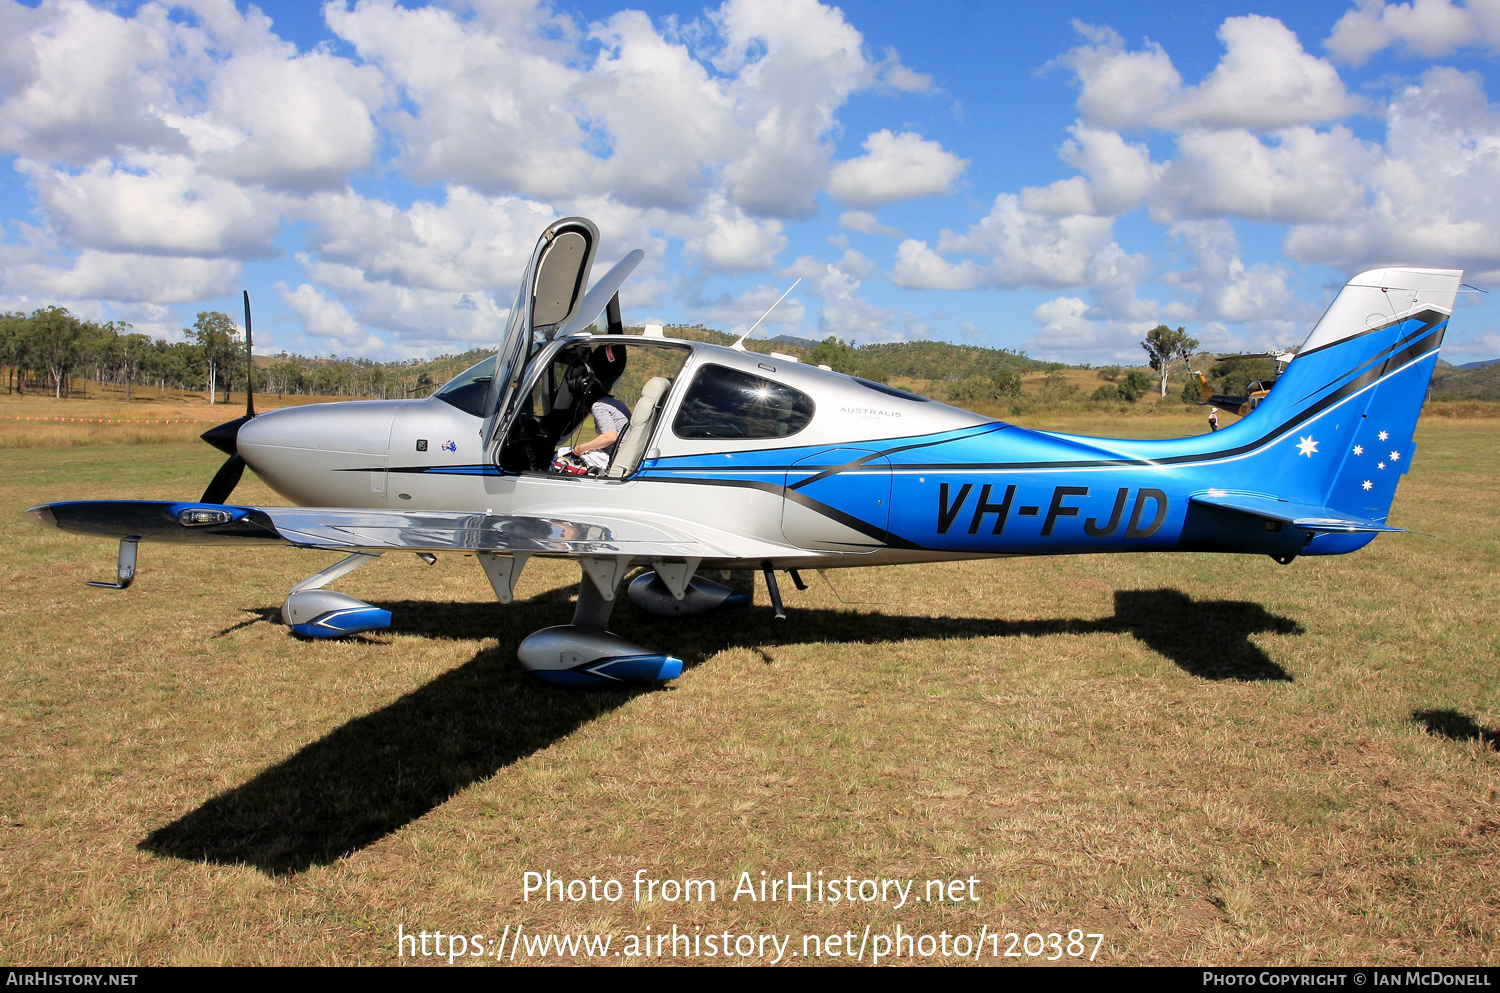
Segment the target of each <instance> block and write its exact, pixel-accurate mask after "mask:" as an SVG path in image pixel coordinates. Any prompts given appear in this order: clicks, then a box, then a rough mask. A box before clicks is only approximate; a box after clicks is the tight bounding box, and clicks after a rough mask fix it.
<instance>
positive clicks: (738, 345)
mask: <svg viewBox="0 0 1500 993" xmlns="http://www.w3.org/2000/svg"><path fill="white" fill-rule="evenodd" d="M800 282H802V277H801V276H798V277H797V280H796V282H794V283H792V285H791V286H788V287H787V288H786V292H785V293H783V294H781V296H779V297H777V298H776V302H775V303H773V304H771V306H769V307H767V308H766V312H765V313H764V314H761V315H760V320H759V321H756V322H755V323H754V324H752V325H750V331H754V330H755V329H756V328H758V327H760V322H761V321H763V320H765V319H766V318H767V317H770V316H771V311H773V310H775V309H776V308H777V307H779V306H781V301H783V300H785V299H786V298H787V297H788V296H790V295H791V292H792V291H793V290H795V289H796V288H797V283H800ZM750 331H746V332H745V333H744V334H742V335H740V336H739V338H738V339H737V340H736V341H735V343H734V344H733V345H730V346H729V347H730V348H733V349H734V350H735V351H737V352H743V351H745V339H746V338H748V337H750Z"/></svg>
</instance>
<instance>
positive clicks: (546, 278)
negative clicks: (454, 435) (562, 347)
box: [480, 217, 599, 451]
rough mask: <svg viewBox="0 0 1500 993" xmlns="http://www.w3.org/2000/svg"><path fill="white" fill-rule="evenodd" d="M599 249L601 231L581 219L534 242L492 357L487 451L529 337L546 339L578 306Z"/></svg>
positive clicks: (483, 432) (483, 433)
mask: <svg viewBox="0 0 1500 993" xmlns="http://www.w3.org/2000/svg"><path fill="white" fill-rule="evenodd" d="M598 247H599V229H598V228H597V227H595V226H594V222H593V221H590V220H588V219H587V218H584V217H564V218H563V219H562V220H560V221H554V222H553V223H551V224H549V225H547V229H546V230H545V231H543V232H542V236H541V238H539V239H537V243H536V250H535V251H533V252H532V253H531V261H530V262H529V263H527V266H526V272H525V274H524V275H523V276H522V277H521V285H520V288H519V289H517V291H516V299H515V303H513V304H512V305H511V308H510V319H509V321H507V323H506V327H505V336H504V338H503V339H501V342H500V350H499V351H498V352H496V353H495V378H494V379H492V380H491V381H490V389H489V393H488V395H487V396H486V397H485V406H484V410H485V412H486V414H485V419H484V426H483V427H482V428H481V429H480V437H481V438H482V439H483V441H484V447H485V450H486V451H488V450H489V448H490V446H491V445H492V444H493V442H494V438H495V432H496V428H497V427H498V425H499V424H500V423H501V421H502V420H503V419H504V418H503V415H504V412H505V411H506V410H507V409H508V408H509V407H510V405H511V404H512V403H514V401H515V396H516V386H517V383H518V382H519V380H520V378H521V371H522V369H523V368H524V367H525V364H526V360H527V359H528V358H529V357H530V354H531V344H532V340H533V338H534V337H535V335H536V334H538V333H540V335H541V336H542V337H543V338H544V339H545V338H550V337H552V336H553V335H554V334H556V333H557V331H558V329H559V328H561V327H563V326H564V325H566V324H567V323H568V322H569V321H570V320H571V319H572V318H573V317H574V316H575V315H576V314H577V312H578V310H579V308H580V307H581V306H582V304H583V298H584V288H585V287H586V286H587V285H588V277H589V270H590V269H591V268H592V267H593V264H594V253H595V252H596V251H597V249H598Z"/></svg>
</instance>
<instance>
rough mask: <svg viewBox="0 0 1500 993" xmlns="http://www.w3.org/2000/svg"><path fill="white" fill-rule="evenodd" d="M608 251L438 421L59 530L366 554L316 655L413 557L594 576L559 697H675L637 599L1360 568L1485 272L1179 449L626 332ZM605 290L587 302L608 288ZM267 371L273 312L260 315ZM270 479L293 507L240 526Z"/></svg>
mask: <svg viewBox="0 0 1500 993" xmlns="http://www.w3.org/2000/svg"><path fill="white" fill-rule="evenodd" d="M598 244H599V231H598V228H597V227H595V225H594V224H593V223H592V222H590V221H589V220H587V219H584V218H578V217H569V218H563V219H561V220H558V221H555V222H553V223H551V224H549V225H548V226H547V228H546V229H545V230H544V231H543V232H542V235H541V237H540V239H539V240H538V242H537V244H536V247H535V250H534V251H533V252H532V254H531V256H530V261H529V263H528V265H527V267H526V270H525V274H524V276H523V278H522V280H521V283H520V286H519V288H518V290H517V293H516V297H515V302H514V304H513V305H512V306H511V308H510V312H509V317H508V319H507V321H508V323H507V325H506V327H505V330H504V333H503V336H502V337H501V339H500V345H499V348H498V349H497V350H496V352H495V353H494V354H493V355H492V356H490V357H489V358H486V359H485V360H484V361H482V362H480V363H478V364H477V365H475V366H474V367H472V368H470V369H468V370H465V371H464V372H462V373H460V374H459V375H457V376H455V377H454V378H453V379H452V380H451V381H450V382H448V383H446V384H445V385H443V386H442V387H440V388H439V389H438V390H436V391H435V392H434V393H433V394H432V395H431V396H429V397H427V398H426V399H422V400H365V401H354V402H346V403H328V404H314V405H308V406H302V407H290V408H284V409H280V410H273V411H269V412H266V413H262V414H259V415H256V414H255V411H254V408H253V396H252V397H250V398H249V399H248V400H247V406H246V414H245V416H244V417H241V418H238V419H236V420H234V421H230V422H228V423H226V424H223V425H219V426H218V427H215V428H212V429H210V430H209V431H207V432H205V434H204V436H203V437H204V438H205V440H207V441H209V442H210V443H211V444H214V445H216V446H218V447H219V448H221V449H222V450H224V451H225V452H226V453H227V454H228V455H229V459H228V460H227V461H226V462H225V464H224V466H223V468H221V469H220V470H219V473H218V474H217V475H216V476H215V477H214V480H213V481H212V482H211V483H210V484H209V487H208V489H207V491H206V492H205V493H204V494H203V496H202V497H201V498H200V499H199V500H196V501H181V502H168V501H132V500H102V501H100V500H88V501H66V502H58V503H49V504H44V505H41V506H37V507H32V508H30V509H28V510H27V511H25V516H26V517H27V518H28V519H30V520H32V521H33V522H35V523H38V524H42V525H46V526H50V527H55V528H59V529H61V530H64V531H69V532H73V533H76V534H83V535H95V536H102V537H110V538H114V539H117V540H118V541H119V543H120V544H119V554H118V559H117V570H116V575H117V582H115V583H100V584H96V585H104V586H110V587H113V588H117V589H124V588H125V587H128V586H129V585H130V584H131V581H132V579H133V577H134V573H135V563H136V548H137V545H138V543H140V542H143V541H169V542H187V543H195V544H203V545H225V546H231V545H233V546H291V547H295V548H306V549H316V550H320V551H337V552H341V553H343V554H344V556H345V557H344V558H342V559H341V560H340V561H338V562H336V563H335V564H333V565H331V566H329V567H328V568H326V569H323V570H322V571H320V572H318V573H316V574H315V575H313V576H310V577H309V578H307V579H305V580H303V581H302V582H300V583H298V584H297V585H296V586H294V587H293V588H292V590H291V592H290V594H289V595H288V597H287V599H286V602H285V603H284V604H283V607H282V616H283V619H284V620H285V621H286V622H287V624H288V625H289V626H290V628H291V630H292V631H293V632H295V633H297V634H300V635H303V636H307V637H322V636H342V635H348V634H353V633H358V632H361V631H370V630H378V629H379V628H382V627H385V626H387V625H388V624H389V623H390V614H389V613H388V612H387V611H385V610H382V609H380V608H378V607H375V606H373V605H371V604H368V603H364V602H363V601H360V600H357V599H355V598H353V597H350V596H347V595H345V594H341V593H337V592H334V591H331V590H328V589H325V588H324V587H326V586H327V585H328V584H329V583H331V582H333V581H334V580H336V579H338V578H339V577H340V576H343V575H345V574H347V573H348V572H349V571H350V570H352V569H355V568H358V567H360V566H362V565H366V564H368V563H370V562H372V561H374V560H375V559H376V558H378V557H379V556H381V555H383V554H385V553H387V552H396V551H404V552H414V553H416V554H418V555H421V556H423V557H424V558H426V559H428V561H431V560H432V559H431V557H432V556H435V555H438V554H444V553H453V552H462V553H466V554H472V555H476V556H477V557H478V559H479V561H480V563H481V565H482V566H483V569H484V572H485V574H486V575H487V577H488V578H489V581H490V583H491V585H492V586H493V588H494V591H495V595H496V597H497V598H498V599H499V600H500V602H501V603H510V602H511V600H512V598H513V596H514V591H515V586H516V580H517V578H518V577H519V576H520V575H521V573H522V571H523V570H524V568H525V566H526V563H527V562H528V561H529V560H530V559H531V558H532V557H534V556H543V557H561V558H568V559H572V560H574V561H576V562H577V563H578V565H579V568H580V573H581V577H580V583H579V591H578V598H577V603H576V608H575V611H574V615H573V618H572V621H571V623H569V624H564V625H558V626H554V627H549V628H544V629H542V630H540V631H536V632H533V633H532V634H530V635H528V636H527V637H526V638H525V639H524V640H522V642H521V643H520V645H519V647H518V650H517V655H518V657H519V659H520V662H521V664H522V665H523V666H524V667H525V668H526V669H528V670H530V671H531V672H532V673H534V674H535V675H536V676H538V677H540V678H541V679H544V680H548V681H551V682H554V683H558V684H564V685H572V686H583V687H610V686H620V685H622V684H628V683H659V682H661V681H664V680H669V679H673V678H676V677H677V676H679V675H680V674H681V672H682V662H681V660H680V659H677V658H676V657H674V656H672V655H669V654H665V653H663V652H661V651H656V650H652V649H648V648H645V647H642V646H639V645H636V644H634V643H632V642H630V641H628V640H626V639H624V638H622V637H619V636H618V635H615V634H613V633H611V632H610V631H609V630H608V625H609V619H610V616H611V612H612V610H613V608H614V606H615V604H616V603H617V602H618V601H619V593H620V586H621V583H622V582H623V581H624V580H625V579H626V578H627V576H628V575H629V574H630V573H631V572H632V570H634V569H636V568H638V567H639V568H641V569H642V571H641V572H640V573H639V575H637V576H636V578H634V579H633V580H632V581H631V582H630V583H629V584H628V591H627V595H628V596H629V598H630V599H631V601H632V603H634V604H635V605H636V606H637V607H638V608H639V609H641V610H644V611H647V612H649V613H652V614H658V615H662V616H667V617H691V616H695V615H701V614H704V613H707V612H709V611H712V610H716V609H722V608H725V607H727V606H732V605H734V603H736V602H738V601H743V600H744V599H745V597H744V596H743V594H741V595H739V596H736V595H735V594H734V592H733V591H732V590H730V589H729V588H728V587H727V586H724V585H721V584H719V583H716V582H714V581H712V580H710V579H709V578H708V577H707V576H706V575H704V573H706V572H708V571H710V570H751V571H752V572H753V571H756V570H758V571H760V572H761V574H762V575H763V577H764V579H765V583H766V587H767V591H768V594H769V596H770V600H771V603H772V605H773V607H774V609H775V613H776V616H778V617H784V616H785V611H784V607H783V604H782V600H781V595H780V590H779V585H778V580H777V573H778V572H785V573H789V574H790V576H791V578H792V579H793V580H794V581H795V582H796V583H797V584H798V586H799V587H801V586H802V582H801V576H800V572H801V571H802V570H808V569H839V568H855V567H862V566H888V565H899V564H905V563H918V562H937V561H944V560H959V559H972V558H984V557H995V556H1022V555H1061V554H1086V553H1098V552H1211V553H1234V554H1255V555H1269V556H1270V557H1271V558H1273V559H1274V560H1275V561H1277V562H1279V563H1282V564H1287V563H1290V562H1292V561H1293V560H1294V559H1297V558H1299V557H1301V556H1310V555H1341V554H1345V553H1349V552H1353V551H1355V550H1356V549H1359V548H1362V547H1363V546H1365V545H1367V544H1369V543H1370V542H1371V541H1372V540H1374V538H1375V537H1376V536H1377V535H1379V534H1384V533H1390V532H1400V531H1402V530H1403V529H1402V528H1399V527H1394V526H1392V525H1390V524H1389V523H1387V517H1388V514H1389V511H1390V507H1391V501H1392V498H1393V497H1394V495H1395V492H1396V486H1397V484H1398V482H1399V481H1400V477H1401V476H1402V475H1403V474H1405V473H1406V471H1407V470H1408V469H1409V468H1410V466H1411V461H1412V455H1413V453H1414V450H1415V446H1414V445H1413V443H1412V436H1413V432H1414V430H1415V428H1416V423H1417V416H1418V414H1419V412H1420V410H1421V406H1422V402H1423V398H1424V395H1425V393H1426V390H1427V384H1428V381H1429V379H1430V378H1431V376H1432V372H1433V368H1434V366H1435V364H1436V361H1437V356H1438V349H1439V346H1440V345H1441V343H1442V339H1443V334H1444V332H1445V330H1446V328H1447V325H1448V318H1449V315H1450V314H1451V313H1452V310H1453V304H1454V299H1455V295H1456V293H1457V291H1458V289H1459V285H1460V280H1461V278H1462V275H1463V274H1462V271H1460V270H1453V269H1423V268H1410V267H1386V268H1379V269H1371V270H1369V271H1367V272H1362V273H1360V274H1358V275H1356V276H1354V278H1352V279H1350V280H1349V282H1348V284H1347V285H1346V286H1345V287H1344V288H1343V289H1342V290H1341V291H1340V292H1339V293H1338V295H1337V296H1336V298H1335V299H1334V300H1333V302H1332V304H1331V305H1330V306H1329V307H1328V310H1327V311H1326V312H1325V313H1324V315H1323V317H1322V318H1321V319H1320V320H1319V321H1318V323H1317V324H1316V326H1314V328H1313V329H1312V331H1311V332H1310V333H1309V335H1308V337H1307V339H1306V341H1304V342H1303V343H1302V345H1301V346H1300V347H1299V348H1298V350H1297V353H1296V355H1295V357H1293V358H1291V361H1290V362H1289V363H1288V364H1287V369H1286V372H1285V374H1284V375H1282V376H1281V378H1280V379H1279V380H1278V381H1277V383H1276V387H1275V389H1274V390H1273V391H1271V392H1270V393H1269V394H1268V395H1267V396H1266V397H1265V399H1263V400H1262V401H1261V402H1260V403H1259V404H1258V405H1257V406H1256V407H1255V409H1254V410H1253V411H1251V412H1249V414H1248V416H1246V417H1245V418H1243V419H1242V420H1240V421H1238V422H1237V423H1235V424H1233V425H1230V426H1228V427H1227V428H1225V429H1224V430H1222V431H1219V432H1217V433H1213V434H1205V435H1199V436H1194V437H1185V438H1176V439H1169V440H1127V439H1110V438H1090V437H1082V436H1075V435H1067V434H1056V433H1052V432H1046V431H1033V430H1028V429H1025V428H1021V427H1016V426H1015V425H1011V424H1007V423H1005V422H1002V421H998V420H995V419H993V418H991V417H987V416H983V415H981V414H976V413H973V412H971V411H967V410H963V409H961V408H958V407H954V406H950V405H948V404H944V403H940V402H938V401H935V400H932V399H929V398H927V397H923V396H919V395H917V394H914V393H911V392H908V391H905V390H901V389H897V388H894V387H891V386H888V385H885V384H882V383H877V382H872V381H869V380H865V379H861V378H859V377H856V376H849V375H845V374H843V373H839V372H835V371H833V370H831V369H827V368H822V367H814V366H809V365H806V364H803V363H800V362H798V361H797V360H796V359H795V358H793V357H791V356H784V355H778V354H776V353H772V354H769V355H766V354H758V353H752V352H748V351H745V350H744V349H743V344H742V341H743V339H741V341H740V342H736V346H738V347H723V346H718V345H712V344H704V343H701V342H695V341H686V340H681V339H676V338H672V337H668V336H667V335H665V334H664V333H662V331H661V329H660V328H659V327H655V326H648V327H647V329H646V331H645V332H643V333H626V331H625V327H624V325H623V322H622V320H621V316H620V304H619V290H620V287H621V285H622V284H623V283H624V281H625V279H626V278H627V277H628V276H629V275H630V273H631V271H632V270H633V269H634V268H635V267H636V265H637V264H639V262H640V261H641V259H642V258H643V257H644V256H643V253H641V252H640V251H639V250H636V251H632V252H630V253H628V254H627V255H625V256H624V257H623V258H622V259H621V260H620V262H619V263H617V264H616V265H615V266H614V267H613V268H611V269H610V270H609V271H608V272H607V273H606V274H605V275H604V276H602V277H600V278H599V279H598V280H597V281H596V282H594V283H593V285H592V286H591V287H589V286H588V284H589V276H590V274H591V271H592V266H593V262H594V257H595V254H596V252H597V249H598ZM585 287H588V289H587V290H586V291H585ZM245 330H246V339H247V341H246V346H247V354H248V352H249V336H250V335H249V333H250V320H249V298H248V295H247V296H246V321H245ZM601 387H608V388H611V389H613V390H614V391H615V392H617V393H621V395H622V396H625V395H628V396H631V397H632V399H633V404H632V409H631V417H630V421H629V426H628V428H626V429H625V431H624V434H623V435H622V436H621V437H620V439H619V443H618V447H617V448H616V451H615V453H614V455H613V458H612V460H611V461H610V462H609V463H608V466H607V468H606V469H604V471H603V472H600V473H598V474H593V475H588V474H585V475H573V474H565V473H560V472H555V471H552V462H553V459H554V455H555V454H556V452H557V451H558V450H559V448H560V447H564V446H565V443H566V441H567V439H569V438H570V437H571V436H572V434H573V432H575V431H576V430H578V429H579V428H580V425H582V424H583V422H584V421H585V420H586V419H587V417H588V415H589V409H590V402H591V401H592V400H593V399H595V398H596V396H597V394H598V392H599V390H600V388H601ZM246 466H248V467H250V468H251V469H253V470H254V471H255V473H256V474H257V475H258V476H259V477H260V478H261V479H262V480H264V481H265V482H266V483H267V484H268V485H269V486H270V487H271V488H272V489H273V490H275V491H276V492H277V493H278V494H280V495H281V496H283V497H284V498H286V499H287V500H288V501H290V503H292V504H293V505H294V506H287V507H252V506H240V505H237V504H233V503H231V502H229V500H230V496H231V494H232V491H233V489H234V486H235V485H236V484H237V483H238V481H239V479H240V478H241V474H242V473H243V472H244V469H245V467H246Z"/></svg>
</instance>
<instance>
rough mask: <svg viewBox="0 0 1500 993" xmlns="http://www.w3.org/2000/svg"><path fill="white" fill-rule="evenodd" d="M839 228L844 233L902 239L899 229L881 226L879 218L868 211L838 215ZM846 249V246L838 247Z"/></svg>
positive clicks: (845, 212) (887, 225) (848, 211)
mask: <svg viewBox="0 0 1500 993" xmlns="http://www.w3.org/2000/svg"><path fill="white" fill-rule="evenodd" d="M839 227H841V228H843V229H844V230H845V231H857V232H858V233H860V234H883V235H885V236H886V237H888V238H904V237H906V236H905V235H904V234H902V233H901V231H900V229H898V228H893V227H891V226H890V225H889V224H881V223H880V218H878V217H876V216H875V215H874V214H872V213H870V212H869V211H868V210H846V211H844V212H843V213H842V214H840V215H839ZM839 247H841V248H842V247H847V246H843V245H841V246H839Z"/></svg>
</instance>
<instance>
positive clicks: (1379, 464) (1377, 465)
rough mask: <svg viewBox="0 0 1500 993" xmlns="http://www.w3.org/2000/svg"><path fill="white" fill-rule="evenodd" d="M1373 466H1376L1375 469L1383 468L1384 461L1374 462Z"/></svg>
mask: <svg viewBox="0 0 1500 993" xmlns="http://www.w3.org/2000/svg"><path fill="white" fill-rule="evenodd" d="M1375 468H1377V469H1384V468H1385V463H1384V462H1376V463H1375Z"/></svg>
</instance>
